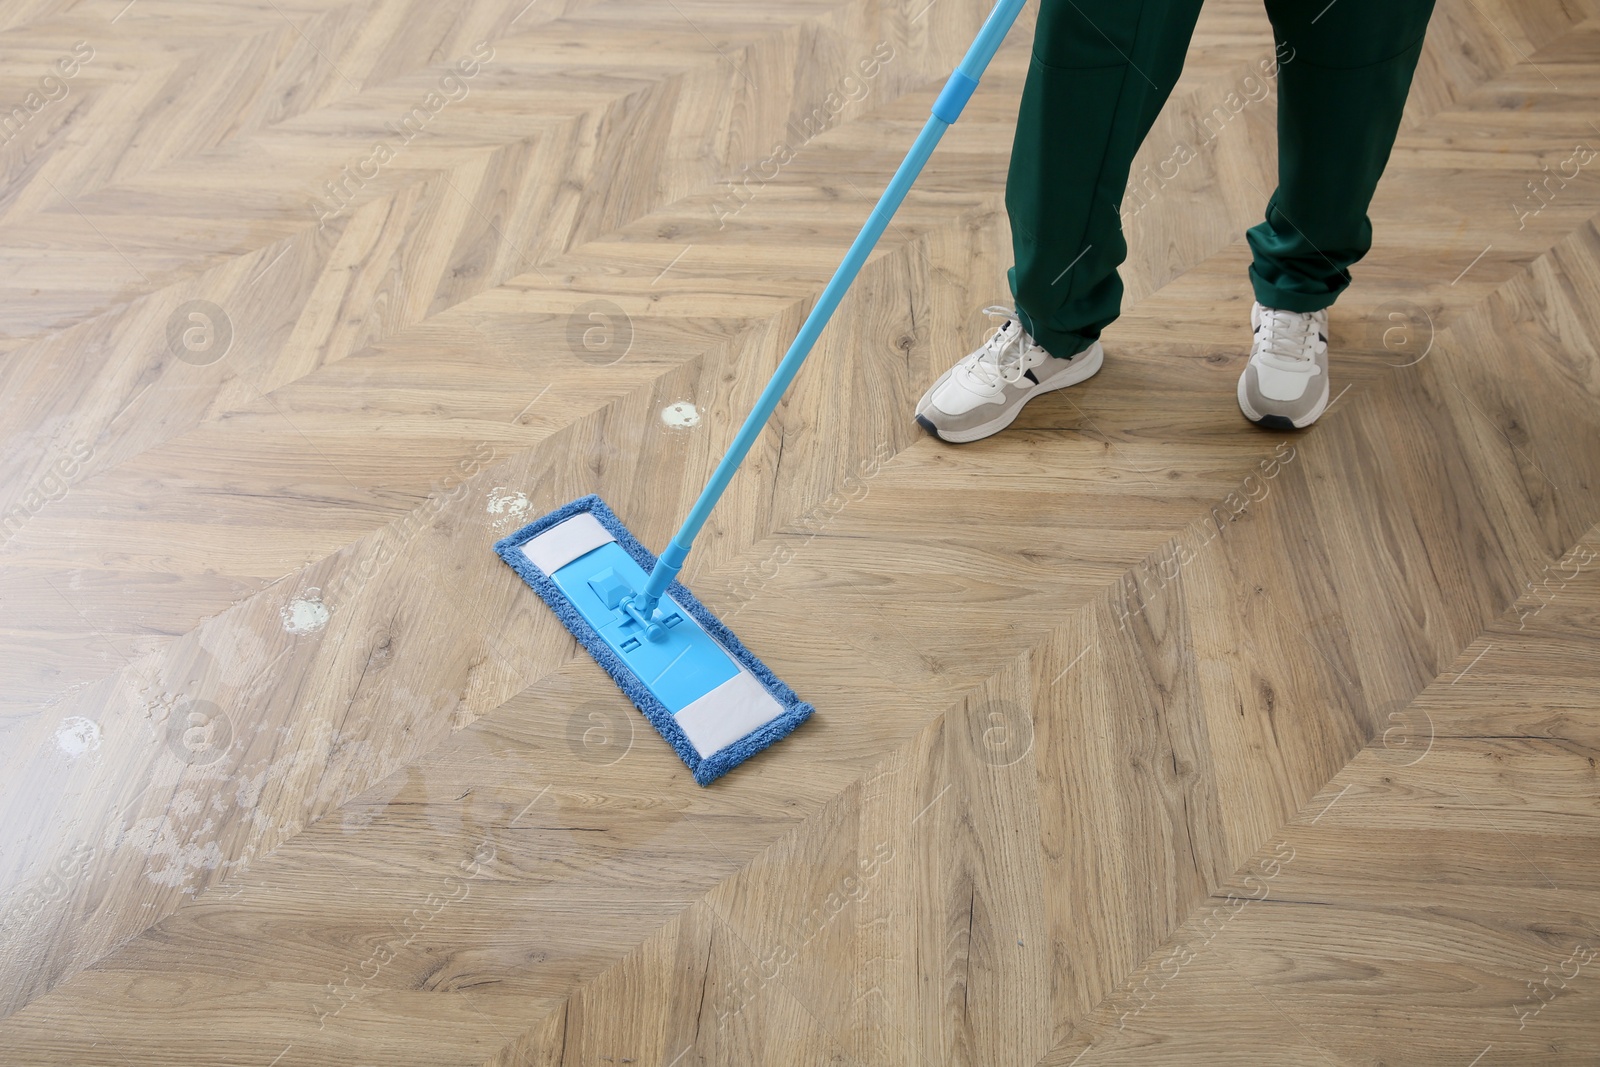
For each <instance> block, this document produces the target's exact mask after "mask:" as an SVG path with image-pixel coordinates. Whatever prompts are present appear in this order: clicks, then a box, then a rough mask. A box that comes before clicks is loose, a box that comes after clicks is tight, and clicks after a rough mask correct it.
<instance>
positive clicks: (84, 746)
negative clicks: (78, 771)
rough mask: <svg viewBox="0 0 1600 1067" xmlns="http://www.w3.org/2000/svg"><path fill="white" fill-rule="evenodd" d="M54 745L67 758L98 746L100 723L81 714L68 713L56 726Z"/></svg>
mask: <svg viewBox="0 0 1600 1067" xmlns="http://www.w3.org/2000/svg"><path fill="white" fill-rule="evenodd" d="M56 745H57V747H59V748H60V749H61V751H62V753H64V754H65V755H66V757H67V758H68V759H77V758H78V757H79V756H81V755H83V754H84V753H85V752H93V751H94V750H95V749H97V748H99V747H100V724H99V723H97V722H95V721H94V720H93V719H85V718H84V717H83V716H82V715H69V716H67V717H66V718H65V719H62V720H61V725H60V726H58V727H56Z"/></svg>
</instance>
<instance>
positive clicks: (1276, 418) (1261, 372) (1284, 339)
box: [1239, 301, 1328, 430]
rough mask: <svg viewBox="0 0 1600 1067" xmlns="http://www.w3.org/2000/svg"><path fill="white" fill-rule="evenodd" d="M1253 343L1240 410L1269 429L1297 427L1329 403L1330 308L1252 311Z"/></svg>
mask: <svg viewBox="0 0 1600 1067" xmlns="http://www.w3.org/2000/svg"><path fill="white" fill-rule="evenodd" d="M1250 326H1251V328H1252V329H1253V330H1254V331H1255V342H1254V344H1253V345H1252V346H1251V349H1250V362H1249V363H1247V364H1245V368H1244V373H1243V374H1241V375H1239V410H1240V411H1242V412H1244V417H1245V418H1247V419H1249V420H1250V421H1251V422H1253V423H1255V424H1256V425H1257V426H1264V427H1266V428H1267V429H1269V430H1299V429H1303V428H1304V427H1307V426H1310V425H1311V424H1312V423H1313V422H1316V421H1317V417H1318V416H1319V415H1321V414H1322V413H1323V411H1325V410H1326V409H1327V407H1328V312H1327V310H1326V309H1324V310H1322V311H1310V312H1300V311H1282V310H1280V309H1278V308H1269V307H1266V306H1264V305H1262V304H1261V303H1260V302H1259V301H1258V302H1257V303H1256V305H1255V306H1254V307H1253V308H1251V309H1250Z"/></svg>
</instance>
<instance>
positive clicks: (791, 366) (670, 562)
mask: <svg viewBox="0 0 1600 1067" xmlns="http://www.w3.org/2000/svg"><path fill="white" fill-rule="evenodd" d="M1026 2H1027V0H999V2H998V3H996V4H995V7H994V10H993V11H991V12H989V17H988V18H987V19H985V20H984V23H983V28H982V29H981V30H979V31H978V36H977V39H976V40H974V41H973V42H972V47H971V48H969V49H967V55H966V58H964V59H963V60H962V61H961V64H960V66H958V67H957V68H956V69H955V72H954V73H952V74H951V75H950V80H949V81H948V82H946V83H945V87H944V90H943V91H942V92H941V93H940V94H939V98H938V99H937V100H935V101H934V103H933V114H932V115H931V116H930V117H929V119H928V122H927V125H925V126H923V127H922V132H921V133H919V134H918V135H917V139H916V142H915V143H914V144H912V146H911V151H910V152H908V153H907V154H906V158H905V160H904V161H902V162H901V164H900V169H899V170H897V171H895V175H894V178H893V180H891V181H890V182H889V186H888V188H886V189H884V191H883V196H881V197H880V198H879V199H878V204H877V206H876V207H874V208H873V209H872V215H871V216H870V217H869V218H868V219H867V222H866V225H865V226H863V227H862V228H861V233H860V234H858V235H857V236H856V239H855V243H854V244H852V245H851V246H850V251H849V252H848V253H846V255H845V257H844V262H842V263H840V264H839V269H838V270H836V271H834V273H833V279H832V280H831V281H830V282H828V287H827V288H826V289H824V290H823V291H822V296H821V297H820V298H819V299H818V300H817V304H816V306H815V307H813V308H812V309H811V314H810V315H809V316H807V317H806V321H805V325H804V326H802V327H801V328H800V332H799V334H797V335H796V336H795V339H794V342H793V343H792V344H791V345H790V346H789V351H788V353H787V354H786V355H785V356H784V357H783V361H782V362H780V363H779V364H778V369H777V371H776V372H774V373H773V375H772V380H771V381H770V382H768V383H767V387H766V388H765V389H763V390H762V391H761V396H760V397H759V398H758V399H757V400H756V406H755V407H754V408H753V409H752V410H751V412H750V415H749V417H748V418H746V419H745V420H744V426H743V427H741V428H740V430H739V434H738V436H737V437H735V438H734V439H733V444H732V445H730V446H729V447H728V454H727V455H726V456H723V457H722V462H721V463H719V464H717V469H716V471H714V472H713V473H712V475H711V480H710V481H709V482H707V483H706V487H705V489H704V490H702V491H701V493H700V499H699V500H696V501H695V503H694V507H693V508H691V509H690V511H689V516H688V518H686V519H684V520H683V526H682V528H681V529H679V530H678V532H677V534H676V535H675V536H674V537H673V538H672V543H671V544H669V545H668V546H667V548H666V551H664V552H662V553H661V555H660V557H659V558H658V559H657V560H656V565H655V569H654V570H652V571H651V572H650V580H649V582H647V583H646V584H645V588H644V597H643V600H642V602H640V603H638V607H639V608H640V609H641V612H642V614H643V615H644V617H645V618H647V619H648V618H649V617H650V612H651V611H652V610H654V608H655V605H656V601H658V600H659V599H660V598H661V594H662V593H664V592H666V590H667V586H669V585H671V584H672V581H673V579H675V578H676V577H677V576H678V571H679V570H681V569H682V567H683V561H684V559H685V557H687V556H688V555H689V548H690V546H692V545H693V544H694V539H695V535H696V534H698V533H699V532H700V527H701V526H703V525H705V521H706V519H707V518H709V517H710V515H711V509H712V508H714V507H716V505H717V501H718V500H719V499H721V497H722V493H723V490H725V489H727V488H728V483H729V482H730V481H732V480H733V475H734V472H736V471H737V470H738V469H739V464H740V463H742V462H744V457H745V454H746V453H747V452H749V451H750V446H751V445H753V444H755V441H756V438H757V437H759V436H760V435H761V431H762V429H763V428H765V426H766V424H767V420H768V419H769V418H771V417H772V413H773V411H774V410H776V409H777V406H778V401H780V400H782V399H783V394H784V393H785V392H787V391H788V389H789V383H790V382H792V381H794V376H795V375H796V374H798V373H799V372H800V365H801V364H802V363H804V362H805V360H806V356H808V355H810V354H811V347H812V346H813V345H814V344H816V341H817V336H818V335H819V334H821V333H822V330H823V327H825V326H827V325H828V320H829V319H831V318H833V313H834V310H835V309H836V308H838V306H839V301H841V300H843V299H844V294H845V292H846V291H848V290H849V288H850V285H851V283H853V282H854V281H855V279H856V275H857V274H858V273H860V271H861V267H862V265H863V264H865V263H866V261H867V256H869V255H870V254H871V253H872V249H873V247H874V246H875V245H877V243H878V238H879V237H881V236H883V231H884V229H885V228H886V227H887V226H888V225H889V220H890V219H891V218H893V217H894V213H895V212H896V211H898V210H899V209H900V203H901V201H903V200H904V199H905V198H906V194H907V193H908V192H910V191H911V185H912V183H913V182H915V181H916V180H917V176H918V175H920V174H921V173H922V167H923V165H924V164H925V163H927V162H928V157H929V156H931V155H932V154H933V150H934V148H935V147H936V146H937V145H938V144H939V139H940V138H941V137H943V136H944V131H945V130H947V129H949V128H950V125H951V124H952V123H953V122H955V121H956V119H957V118H959V117H960V115H961V110H962V108H964V107H966V104H967V100H968V99H969V98H970V97H971V96H972V93H973V90H975V89H976V88H977V87H978V79H979V78H981V77H982V76H983V72H984V70H986V69H987V68H988V66H989V61H990V60H991V59H993V58H994V54H995V52H996V51H997V50H998V49H999V48H1000V42H1001V41H1003V40H1005V36H1006V34H1007V32H1009V31H1010V29H1011V25H1012V23H1014V22H1016V20H1017V15H1018V14H1019V13H1021V11H1022V8H1023V5H1024V4H1025V3H1026Z"/></svg>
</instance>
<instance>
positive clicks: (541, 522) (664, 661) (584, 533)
mask: <svg viewBox="0 0 1600 1067" xmlns="http://www.w3.org/2000/svg"><path fill="white" fill-rule="evenodd" d="M494 549H495V551H496V552H497V553H499V555H500V558H501V559H503V560H505V561H506V562H507V563H508V564H510V565H511V567H512V569H514V570H515V571H516V572H517V573H518V574H519V575H521V576H522V579H523V581H525V582H527V583H528V584H529V585H531V586H532V587H533V590H534V592H536V593H538V594H539V596H540V597H541V598H542V599H543V600H544V602H545V603H546V604H549V605H550V610H552V611H554V612H555V613H556V616H557V617H558V618H559V619H560V620H561V622H562V623H563V624H564V625H565V626H566V627H567V629H568V630H570V631H572V635H573V636H574V637H576V638H577V639H578V641H579V643H580V644H582V645H583V647H584V648H585V649H587V650H588V651H589V653H590V654H591V655H593V656H594V658H595V660H596V661H597V662H598V663H599V664H600V666H601V667H603V668H605V671H606V673H607V674H609V675H611V677H612V679H613V680H614V681H615V682H616V683H617V687H618V688H619V689H621V690H622V691H623V692H624V693H625V694H627V696H628V699H630V700H632V701H633V703H634V704H635V705H636V706H637V707H638V708H639V710H640V711H641V712H643V713H644V716H645V718H647V719H649V720H650V723H651V725H653V726H654V727H655V728H656V730H657V732H659V733H660V734H661V736H662V737H664V738H666V739H667V741H668V742H669V743H670V744H671V745H672V747H673V748H674V749H676V750H677V752H678V755H679V756H680V757H681V758H682V759H683V762H684V763H686V764H688V765H689V769H690V770H691V771H693V772H694V780H695V781H697V782H699V783H700V784H701V785H709V784H710V783H711V782H713V781H715V780H716V779H717V778H720V777H721V776H722V775H724V774H726V773H727V772H728V771H730V770H732V769H733V768H734V767H736V766H737V765H739V764H740V763H742V762H744V761H745V760H747V759H749V758H750V757H751V756H753V755H755V754H756V753H757V752H760V751H761V750H762V749H764V748H766V747H767V746H768V745H771V744H773V743H774V742H777V741H781V740H783V738H785V737H787V736H788V735H789V734H790V733H791V732H793V730H794V728H795V727H797V726H799V725H800V724H801V723H802V722H804V721H805V720H806V718H807V717H808V716H810V714H811V712H812V710H813V709H812V707H811V705H810V704H807V703H805V702H804V701H802V700H801V699H800V698H799V697H798V696H796V695H795V692H794V690H792V689H790V688H789V687H788V686H787V685H784V684H783V682H781V681H779V680H778V677H777V676H776V675H774V674H773V673H772V671H771V670H769V669H768V668H767V666H766V664H764V663H762V662H761V661H760V660H758V659H756V657H755V656H754V655H752V654H751V652H750V650H749V649H747V648H745V647H744V645H743V644H742V643H741V642H740V640H739V639H738V638H737V637H735V636H734V634H733V631H732V630H730V629H728V628H727V627H726V626H724V625H723V624H722V623H721V622H720V621H718V620H717V618H716V616H714V615H712V614H711V612H710V611H709V610H708V609H707V608H706V606H705V605H704V604H702V603H700V601H699V600H697V599H696V598H695V596H694V594H693V593H691V592H689V590H688V589H686V588H684V586H683V585H682V583H680V582H673V583H672V585H671V586H670V587H669V588H668V590H667V593H666V596H665V597H663V599H662V603H661V604H660V606H659V607H658V609H657V610H658V611H659V612H660V613H661V614H662V615H663V616H664V617H665V618H666V619H669V620H670V619H671V618H672V616H673V614H675V613H674V612H673V610H672V609H673V608H676V609H678V611H681V612H682V613H683V615H684V617H683V618H682V620H681V621H680V622H677V623H674V624H673V625H671V626H670V627H669V628H668V636H667V637H666V639H665V640H664V641H658V642H650V641H648V640H645V639H644V638H643V637H642V635H641V634H640V633H639V630H640V628H639V627H638V626H637V625H636V624H635V623H634V622H633V620H631V619H629V618H628V617H627V615H626V613H625V612H624V611H622V610H621V609H620V608H618V607H615V606H613V607H607V606H606V605H605V600H604V597H605V590H606V588H607V586H608V584H609V585H610V586H611V588H613V589H617V590H621V589H623V588H624V587H625V586H628V585H631V586H633V587H635V588H637V587H640V586H642V585H643V584H644V579H645V576H646V575H647V574H648V573H649V571H650V570H651V569H652V568H653V567H654V566H655V563H656V558H655V556H653V555H651V553H650V550H649V549H647V548H645V547H644V545H642V544H640V543H639V541H638V540H636V539H635V538H634V536H633V535H632V534H631V533H629V532H628V528H627V527H626V526H624V525H622V522H621V521H620V520H619V519H618V518H617V517H616V515H614V514H613V513H612V511H611V509H610V508H608V507H606V505H605V502H604V501H602V500H601V499H600V498H599V497H598V496H593V495H591V496H586V497H582V498H581V499H578V500H574V501H573V502H572V503H570V504H567V505H566V506H564V507H562V508H559V509H557V510H556V511H553V512H551V513H550V514H548V515H546V516H544V517H543V518H541V519H538V520H537V521H535V522H532V523H529V524H528V525H527V526H524V527H523V528H522V529H520V530H518V531H517V532H516V533H514V534H512V535H511V536H510V537H506V538H504V539H502V540H500V541H498V542H496V543H495V546H494ZM630 564H631V566H632V567H633V568H636V571H635V572H633V573H627V571H628V568H629V565H630ZM669 601H670V604H669V603H668V602H669ZM630 642H632V647H629V645H630Z"/></svg>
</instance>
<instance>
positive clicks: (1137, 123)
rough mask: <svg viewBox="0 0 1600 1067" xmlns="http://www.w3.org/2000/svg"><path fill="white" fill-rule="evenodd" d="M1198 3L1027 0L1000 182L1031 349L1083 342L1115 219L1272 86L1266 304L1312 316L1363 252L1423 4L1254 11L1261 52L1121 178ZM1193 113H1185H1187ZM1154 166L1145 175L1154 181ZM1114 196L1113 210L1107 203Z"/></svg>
mask: <svg viewBox="0 0 1600 1067" xmlns="http://www.w3.org/2000/svg"><path fill="white" fill-rule="evenodd" d="M1200 2H1201V0H1041V4H1042V6H1041V9H1040V12H1039V24H1038V29H1037V31H1036V33H1035V37H1034V44H1033V59H1032V63H1031V65H1030V66H1029V69H1028V81H1027V85H1026V88H1025V89H1024V91H1023V95H1022V110H1021V112H1020V114H1019V115H1018V118H1017V134H1016V141H1015V143H1014V144H1013V146H1012V151H1011V170H1010V173H1009V175H1008V178H1007V182H1006V208H1007V211H1008V212H1009V214H1010V216H1011V232H1012V245H1013V253H1014V255H1015V261H1016V266H1015V267H1013V268H1012V270H1011V273H1010V278H1011V292H1012V295H1013V296H1014V297H1015V298H1016V305H1017V311H1018V313H1019V315H1020V316H1021V318H1022V322H1023V325H1024V326H1025V327H1026V329H1027V330H1028V332H1029V333H1031V334H1032V335H1033V336H1034V337H1035V338H1036V339H1037V340H1038V341H1039V343H1040V344H1041V345H1043V346H1044V348H1045V349H1046V351H1048V352H1050V353H1051V354H1053V355H1056V356H1070V355H1073V354H1075V353H1077V352H1079V351H1081V350H1083V349H1084V348H1087V347H1088V346H1089V345H1090V344H1091V343H1093V341H1094V340H1095V339H1096V338H1097V337H1099V336H1100V331H1101V330H1102V329H1104V328H1105V327H1106V326H1107V325H1109V324H1110V323H1111V322H1112V320H1114V319H1115V318H1116V317H1117V314H1118V312H1119V310H1120V307H1121V302H1122V279H1121V278H1119V277H1118V276H1117V266H1118V264H1120V263H1121V262H1122V261H1123V259H1125V258H1126V257H1127V253H1128V246H1127V244H1126V242H1125V241H1124V240H1123V234H1122V216H1123V215H1124V214H1127V213H1128V212H1129V211H1130V210H1138V209H1142V207H1143V205H1144V204H1145V203H1148V202H1149V201H1150V200H1151V199H1152V198H1153V197H1156V196H1159V195H1160V189H1161V187H1162V186H1163V185H1165V183H1166V181H1167V180H1168V178H1169V177H1175V176H1176V172H1177V169H1179V168H1181V166H1182V165H1183V164H1185V163H1187V162H1188V161H1189V159H1192V158H1194V156H1196V155H1198V154H1199V152H1200V151H1201V150H1203V146H1204V144H1205V143H1207V142H1208V141H1209V140H1210V139H1211V138H1214V137H1216V136H1217V135H1218V134H1219V133H1220V132H1221V129H1222V127H1223V126H1224V125H1225V124H1226V123H1227V122H1230V121H1237V119H1236V116H1238V115H1239V114H1241V113H1242V111H1243V109H1244V108H1245V107H1249V106H1255V103H1256V102H1257V101H1259V100H1261V99H1264V98H1265V96H1266V95H1267V94H1268V93H1269V92H1270V85H1269V83H1268V81H1267V80H1266V76H1267V75H1271V74H1276V77H1277V82H1278V188H1277V191H1276V192H1274V193H1273V194H1272V197H1271V199H1270V200H1269V201H1268V203H1267V212H1266V220H1265V221H1264V222H1262V223H1260V224H1259V225H1257V226H1255V227H1253V228H1252V229H1251V230H1250V231H1249V233H1248V234H1247V237H1248V239H1249V242H1250V249H1251V251H1252V252H1253V254H1254V262H1253V263H1252V265H1251V267H1250V280H1251V282H1252V283H1253V284H1254V286H1255V294H1256V299H1257V300H1259V301H1261V303H1263V304H1265V305H1267V306H1268V307H1276V308H1283V309H1285V310H1289V311H1316V310H1318V309H1320V308H1325V307H1327V306H1328V305H1329V304H1332V303H1333V302H1334V300H1335V299H1336V298H1337V297H1338V295H1339V293H1340V291H1341V290H1343V289H1344V287H1345V286H1346V285H1348V284H1349V283H1350V274H1349V267H1350V265H1351V264H1352V263H1354V262H1356V261H1357V260H1359V259H1360V258H1361V257H1362V256H1364V255H1366V253H1367V251H1368V249H1370V248H1371V247H1372V224H1371V223H1370V222H1369V221H1368V219H1367V205H1368V204H1369V203H1371V201H1372V194H1373V190H1374V189H1375V188H1376V187H1377V184H1378V178H1379V176H1380V175H1381V174H1382V173H1383V168H1384V165H1385V164H1386V163H1387V162H1388V160H1389V150H1390V148H1391V147H1392V146H1393V144H1394V137H1395V133H1396V131H1397V130H1398V129H1399V127H1400V117H1401V111H1402V108H1403V107H1404V105H1405V99H1406V93H1407V92H1408V90H1409V89H1410V86H1411V75H1412V72H1413V71H1414V70H1415V69H1416V65H1417V57H1418V56H1419V55H1420V54H1421V51H1422V37H1423V33H1424V31H1425V30H1426V29H1427V25H1428V18H1429V16H1430V14H1431V13H1432V10H1433V0H1332V2H1331V3H1330V2H1329V0H1266V6H1267V14H1268V16H1269V17H1270V18H1271V20H1272V28H1273V35H1274V37H1275V38H1276V39H1277V46H1278V47H1277V54H1276V57H1275V58H1267V57H1263V61H1262V63H1261V64H1260V65H1259V68H1258V70H1257V71H1252V72H1251V73H1250V74H1249V75H1248V76H1245V77H1242V78H1241V80H1240V83H1239V85H1238V86H1236V87H1234V89H1233V90H1232V91H1231V92H1228V93H1222V92H1221V91H1220V90H1219V97H1220V98H1219V99H1218V100H1217V101H1216V104H1217V107H1216V108H1214V109H1213V110H1212V111H1210V112H1209V113H1207V114H1205V115H1203V116H1202V118H1201V121H1200V123H1199V124H1198V125H1196V126H1195V127H1194V129H1193V131H1192V134H1193V136H1192V138H1190V137H1187V136H1186V137H1184V138H1182V139H1181V140H1180V141H1179V142H1178V143H1175V144H1174V145H1173V146H1171V149H1172V150H1171V151H1170V152H1162V153H1160V154H1161V156H1162V159H1161V160H1160V161H1159V162H1158V165H1157V169H1155V170H1150V171H1149V172H1148V173H1147V172H1146V168H1143V167H1141V168H1140V171H1141V173H1140V174H1139V175H1138V176H1136V177H1135V178H1134V181H1133V182H1132V183H1130V182H1129V173H1128V171H1129V167H1130V165H1131V163H1132V161H1133V155H1134V152H1135V151H1137V149H1138V148H1139V145H1140V144H1141V143H1142V142H1143V141H1144V138H1145V135H1146V134H1148V133H1149V132H1150V128H1151V126H1152V125H1153V124H1154V122H1155V119H1156V115H1157V113H1158V112H1159V111H1160V110H1161V106H1162V105H1163V104H1164V103H1165V102H1166V99H1167V95H1168V94H1169V93H1171V91H1172V86H1173V84H1174V83H1175V82H1176V81H1177V80H1178V74H1179V72H1180V71H1181V70H1182V69H1183V58H1184V53H1185V52H1187V51H1188V48H1189V38H1190V36H1191V35H1192V34H1193V32H1194V25H1195V21H1196V20H1197V19H1198V18H1199V15H1200ZM1204 104H1205V101H1202V105H1204ZM1158 171H1159V173H1158ZM1125 199H1126V201H1127V202H1126V203H1125Z"/></svg>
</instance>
